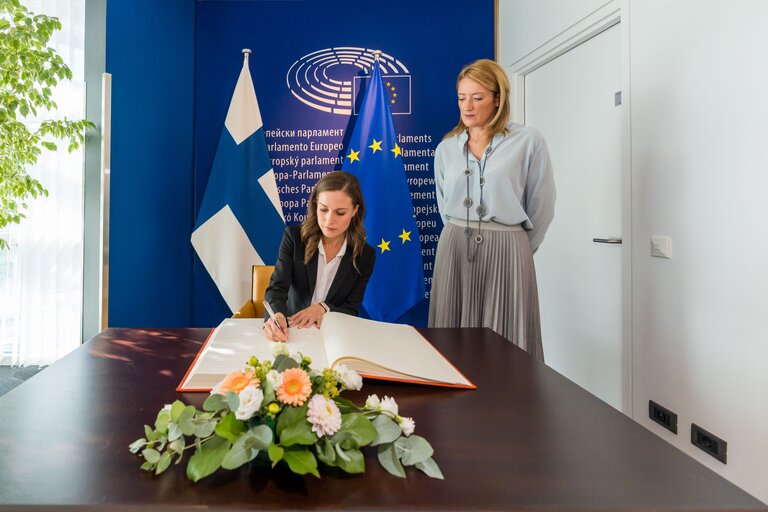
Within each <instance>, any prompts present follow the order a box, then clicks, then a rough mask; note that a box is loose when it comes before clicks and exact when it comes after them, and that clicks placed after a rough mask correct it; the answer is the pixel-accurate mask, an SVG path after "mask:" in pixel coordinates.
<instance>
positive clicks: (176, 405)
mask: <svg viewBox="0 0 768 512" xmlns="http://www.w3.org/2000/svg"><path fill="white" fill-rule="evenodd" d="M186 408H187V406H186V405H184V402H182V401H181V400H176V401H175V402H173V403H172V404H171V421H172V422H174V423H177V422H178V421H179V416H181V413H182V412H184V409H186Z"/></svg>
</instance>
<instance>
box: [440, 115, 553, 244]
mask: <svg viewBox="0 0 768 512" xmlns="http://www.w3.org/2000/svg"><path fill="white" fill-rule="evenodd" d="M507 129H508V130H509V131H508V132H507V133H506V134H496V135H495V136H494V137H493V142H492V143H491V144H490V147H491V148H492V149H491V152H490V153H489V154H484V156H483V159H482V160H481V161H478V160H477V159H476V158H475V157H474V155H472V152H470V151H468V150H467V148H466V142H467V133H466V132H464V133H461V134H459V135H454V136H452V137H450V138H448V139H445V140H444V141H442V142H441V143H440V144H439V145H438V146H437V149H436V150H435V186H436V188H437V207H438V209H439V210H440V216H441V217H442V219H443V223H446V222H448V220H449V219H454V221H459V222H461V223H464V222H466V220H467V208H466V206H464V199H465V198H466V197H467V178H466V176H465V175H464V169H466V168H467V166H469V169H470V170H471V171H472V174H471V176H470V177H469V197H470V198H472V203H473V204H472V207H471V208H470V209H469V219H470V221H471V222H472V224H473V228H476V227H477V220H478V215H477V212H476V208H477V205H478V204H479V202H480V181H479V180H480V169H481V165H482V163H481V162H482V161H485V171H484V173H483V175H484V176H485V185H483V205H485V208H486V212H487V213H486V214H485V215H484V216H483V221H493V222H496V223H499V224H505V225H509V226H511V225H515V224H522V226H523V228H524V229H525V230H526V231H527V233H528V239H529V240H530V243H531V250H532V251H534V252H535V251H536V249H538V248H539V245H540V244H541V242H542V240H544V234H545V233H546V231H547V228H548V227H549V224H550V223H551V222H552V218H553V217H554V214H555V180H554V176H553V172H552V162H551V161H550V159H549V151H548V150H547V144H546V142H545V141H544V137H542V135H541V133H539V132H538V131H537V130H536V129H534V128H530V127H528V126H522V125H519V124H514V123H510V124H508V125H507ZM467 161H468V162H469V163H467Z"/></svg>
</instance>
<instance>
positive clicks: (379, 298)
mask: <svg viewBox="0 0 768 512" xmlns="http://www.w3.org/2000/svg"><path fill="white" fill-rule="evenodd" d="M390 101H392V100H391V99H390V98H389V97H388V95H387V91H386V90H385V88H384V83H383V81H382V78H381V71H380V69H379V63H378V61H376V62H375V63H374V65H373V75H372V76H371V80H370V82H369V83H368V87H367V88H366V91H365V97H364V98H363V101H362V105H361V107H360V110H359V116H358V118H357V122H356V124H355V128H354V130H353V131H352V136H351V138H350V140H349V146H348V147H347V151H346V156H345V158H344V164H343V165H342V168H341V169H342V170H343V171H347V172H349V173H352V174H354V175H355V176H357V178H358V180H360V186H361V187H362V189H363V198H364V199H365V208H366V216H365V231H366V234H367V236H368V243H369V244H371V245H372V246H373V247H375V248H376V253H377V256H376V265H375V267H374V270H373V275H372V276H371V280H370V281H369V282H368V288H367V289H366V292H365V298H364V299H363V308H365V311H366V312H367V313H368V316H370V317H371V318H372V319H374V320H381V321H385V322H393V321H395V320H397V319H398V318H400V317H401V316H402V315H403V314H405V313H406V312H407V311H408V310H409V309H411V308H412V307H413V306H415V305H416V304H417V303H418V302H419V301H420V300H422V299H423V298H424V267H423V264H422V259H421V243H420V241H419V230H418V228H417V227H416V218H415V217H414V214H413V203H412V202H411V192H410V190H409V188H408V182H407V181H406V178H405V168H404V167H403V159H402V155H401V149H400V146H399V145H398V144H397V135H396V134H395V125H394V123H393V122H392V112H391V111H390V107H389V103H390Z"/></svg>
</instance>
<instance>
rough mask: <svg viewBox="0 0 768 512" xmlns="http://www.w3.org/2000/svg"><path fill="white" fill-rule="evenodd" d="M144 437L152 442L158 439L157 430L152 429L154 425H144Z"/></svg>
mask: <svg viewBox="0 0 768 512" xmlns="http://www.w3.org/2000/svg"><path fill="white" fill-rule="evenodd" d="M144 437H146V438H147V441H149V442H150V443H151V442H152V441H154V440H155V439H156V436H155V431H154V430H152V427H150V426H149V425H144Z"/></svg>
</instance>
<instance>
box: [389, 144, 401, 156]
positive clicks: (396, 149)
mask: <svg viewBox="0 0 768 512" xmlns="http://www.w3.org/2000/svg"><path fill="white" fill-rule="evenodd" d="M390 151H391V152H393V153H394V154H395V158H397V157H399V156H400V153H402V151H401V150H400V145H398V144H395V149H390Z"/></svg>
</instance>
